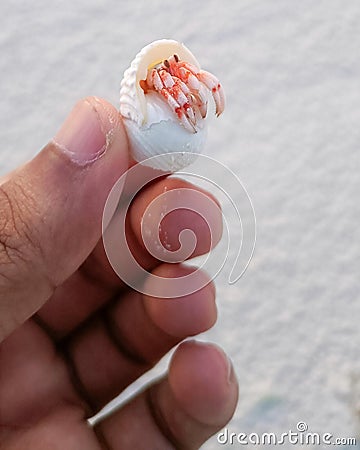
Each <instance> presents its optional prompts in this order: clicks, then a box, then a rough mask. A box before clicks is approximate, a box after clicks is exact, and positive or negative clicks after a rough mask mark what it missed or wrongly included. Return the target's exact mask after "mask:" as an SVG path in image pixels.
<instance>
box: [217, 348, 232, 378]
mask: <svg viewBox="0 0 360 450" xmlns="http://www.w3.org/2000/svg"><path fill="white" fill-rule="evenodd" d="M214 348H215V349H216V350H217V352H218V354H219V356H220V358H221V360H222V363H223V365H224V366H225V374H226V381H227V382H228V384H231V383H232V382H233V380H234V368H233V364H232V361H231V359H230V358H229V356H228V355H227V354H226V353H225V352H224V350H223V349H222V348H221V347H220V346H218V345H214Z"/></svg>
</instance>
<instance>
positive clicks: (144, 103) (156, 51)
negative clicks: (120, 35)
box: [120, 39, 225, 172]
mask: <svg viewBox="0 0 360 450" xmlns="http://www.w3.org/2000/svg"><path fill="white" fill-rule="evenodd" d="M210 92H211V93H212V95H213V98H214V100H215V104H216V113H217V115H219V114H220V113H221V112H222V111H223V109H224V103H225V98H224V93H223V90H222V88H221V86H220V83H219V81H218V80H217V79H216V78H215V77H214V76H213V75H211V74H210V73H208V72H205V71H203V70H201V69H200V65H199V63H198V61H197V60H196V58H195V57H194V55H193V54H192V53H191V52H190V50H188V49H187V48H186V47H185V46H184V45H183V44H180V43H179V42H177V41H174V40H168V39H162V40H159V41H154V42H152V43H151V44H149V45H147V46H146V47H144V48H143V49H142V50H141V51H140V52H139V53H138V54H137V55H136V57H135V59H134V60H133V62H132V63H131V65H130V67H129V68H128V69H127V70H126V71H125V73H124V77H123V80H122V82H121V89H120V113H121V115H122V116H123V121H124V125H125V128H126V130H127V134H128V138H129V143H130V151H131V155H132V157H133V158H134V159H135V161H138V162H139V161H144V160H146V159H147V158H150V157H151V156H155V155H160V154H163V155H164V156H163V157H161V158H160V159H159V158H156V161H155V162H154V161H149V162H145V163H144V164H146V165H149V166H151V167H153V168H156V169H161V170H164V171H171V172H175V171H176V170H179V169H181V168H183V167H185V166H187V165H189V164H190V163H191V162H193V161H194V160H195V158H196V156H197V154H198V153H200V152H201V150H202V149H203V147H204V144H205V141H206V128H207V102H208V97H209V93H210Z"/></svg>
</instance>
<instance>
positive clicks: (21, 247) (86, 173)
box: [0, 97, 128, 342]
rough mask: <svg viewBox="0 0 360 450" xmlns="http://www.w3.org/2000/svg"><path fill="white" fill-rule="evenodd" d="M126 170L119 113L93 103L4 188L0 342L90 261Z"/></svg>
mask: <svg viewBox="0 0 360 450" xmlns="http://www.w3.org/2000/svg"><path fill="white" fill-rule="evenodd" d="M127 164H128V156H127V140H126V135H125V132H124V129H123V126H122V123H121V120H120V118H119V114H118V112H117V111H116V109H115V108H114V107H113V106H111V105H110V104H109V103H107V102H105V101H104V100H99V99H97V98H94V97H89V98H86V99H84V100H82V101H80V102H79V103H78V104H77V105H76V106H75V108H74V109H73V111H72V112H71V113H70V115H69V117H68V118H67V119H66V121H65V123H64V124H63V126H62V127H61V129H60V130H59V132H58V133H57V135H56V136H55V138H54V139H53V140H52V141H51V142H50V143H49V144H48V145H47V146H46V147H45V148H44V149H43V150H42V151H41V152H40V153H39V154H38V155H37V156H36V157H35V158H34V159H33V160H32V161H30V162H29V163H28V164H26V165H25V166H23V167H21V168H20V169H18V170H16V171H14V172H13V173H12V174H11V176H9V177H8V178H7V179H6V181H4V183H3V184H1V185H0V342H1V340H2V339H3V338H4V337H5V336H7V335H8V334H9V333H10V332H11V331H12V330H13V329H15V328H16V327H17V326H18V325H19V324H21V323H23V322H24V321H25V320H26V319H27V318H28V317H30V316H31V315H32V314H33V313H34V312H35V311H37V310H38V309H39V308H40V307H41V306H42V305H43V304H44V302H46V300H47V299H48V298H49V297H50V296H51V295H52V293H53V292H54V290H55V288H56V287H57V286H58V285H59V284H61V283H62V282H63V281H64V280H65V279H66V278H68V277H69V276H70V275H71V274H72V273H73V272H74V271H75V270H76V269H77V268H78V267H79V266H80V265H81V264H82V262H83V261H84V260H85V259H86V257H87V256H88V255H89V254H90V252H91V251H92V249H93V248H94V246H95V245H96V243H97V241H98V240H99V239H100V237H101V221H102V213H103V208H104V205H105V202H106V199H107V196H108V194H109V192H110V190H111V188H112V186H113V185H114V183H115V182H116V180H117V179H118V178H119V177H120V175H121V174H122V173H124V171H125V170H126V169H127Z"/></svg>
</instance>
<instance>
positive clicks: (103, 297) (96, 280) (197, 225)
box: [38, 178, 222, 339]
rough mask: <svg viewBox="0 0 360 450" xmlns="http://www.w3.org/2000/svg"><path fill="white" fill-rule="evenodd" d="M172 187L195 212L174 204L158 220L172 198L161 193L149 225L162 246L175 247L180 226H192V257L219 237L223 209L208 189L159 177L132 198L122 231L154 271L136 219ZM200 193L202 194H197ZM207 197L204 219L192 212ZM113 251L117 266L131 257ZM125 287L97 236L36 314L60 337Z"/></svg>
mask: <svg viewBox="0 0 360 450" xmlns="http://www.w3.org/2000/svg"><path fill="white" fill-rule="evenodd" d="M172 190H177V192H179V191H181V192H182V194H183V195H184V196H185V199H184V200H183V202H184V203H187V204H189V205H191V206H192V208H193V209H194V210H195V211H193V210H186V209H177V210H174V211H173V212H171V213H169V214H168V215H167V216H165V217H164V219H163V220H162V221H161V220H160V215H161V211H162V210H163V208H162V205H164V203H167V207H168V208H169V209H171V206H172V201H171V199H170V200H169V199H166V198H164V199H163V200H162V201H161V202H160V203H159V205H158V206H157V211H153V219H154V221H153V222H152V223H151V224H150V229H148V232H149V233H150V234H151V235H155V234H156V233H159V232H160V239H162V242H163V245H166V247H165V248H166V249H167V250H168V251H172V250H176V249H177V248H178V245H179V242H178V236H179V233H180V231H181V230H185V229H192V230H193V232H194V233H195V236H196V247H195V249H194V252H193V254H192V255H191V256H192V257H193V256H197V255H200V254H203V253H206V252H208V251H209V250H210V248H211V247H213V246H214V245H216V243H217V242H218V241H219V240H220V237H221V232H222V216H221V211H220V209H219V207H218V205H217V203H216V200H215V199H214V198H213V197H212V196H211V194H209V193H207V192H205V191H203V190H201V189H200V188H198V187H196V186H194V185H192V184H190V183H188V182H186V181H183V180H180V179H176V178H162V179H161V180H159V181H158V182H156V183H154V184H153V185H150V186H148V187H147V188H145V189H144V190H143V191H141V192H140V194H139V195H137V196H136V197H135V199H134V201H133V204H132V206H131V208H130V212H129V220H128V222H127V229H126V233H127V241H128V244H129V247H130V249H131V252H132V253H133V255H134V258H135V259H136V260H137V261H139V263H140V264H141V265H142V266H143V267H144V268H145V269H146V270H153V269H154V268H155V267H156V266H157V265H158V264H159V263H160V261H159V259H156V258H155V257H153V256H151V255H150V254H149V253H148V251H147V249H146V248H145V246H144V243H143V236H142V232H141V228H140V224H141V221H142V218H143V216H144V213H145V211H146V209H147V208H148V206H149V205H150V204H151V203H152V202H153V201H154V200H155V199H157V198H159V196H160V195H161V194H163V193H164V192H169V191H172ZM199 194H201V196H200V197H199ZM204 198H205V200H204ZM206 198H208V199H209V200H210V201H211V203H212V204H213V205H214V208H213V210H212V213H211V214H209V216H208V217H207V220H206V221H205V219H204V218H203V217H202V216H201V215H200V214H197V213H196V208H198V209H199V210H201V209H203V208H204V206H203V205H206V203H205V202H206ZM196 202H198V203H196ZM201 203H203V204H201ZM117 233H118V228H117V227H116V224H115V225H114V234H115V237H114V239H117V238H116V236H117ZM164 239H165V240H166V242H164ZM117 253H118V255H117V262H116V264H117V266H118V267H119V266H121V267H127V266H129V262H128V261H127V259H125V258H124V256H123V255H124V254H125V252H121V251H119V252H117ZM123 287H124V283H123V282H122V280H121V279H120V278H119V277H118V275H117V274H116V273H115V272H114V270H113V269H112V266H111V264H110V262H109V260H108V258H107V255H106V253H105V250H104V246H103V244H102V241H100V242H99V243H98V245H97V246H96V248H95V250H94V251H93V252H92V254H91V255H90V256H89V258H88V259H87V260H86V262H85V263H84V264H83V265H82V267H81V268H80V270H79V271H77V272H76V273H75V274H74V275H73V276H72V277H71V278H70V279H69V280H67V281H66V282H65V283H64V285H62V286H60V287H59V288H58V289H57V290H56V292H55V293H54V295H53V296H52V298H51V299H50V300H49V301H48V302H47V303H46V305H44V307H43V308H42V309H41V310H40V311H39V313H38V316H39V317H40V318H41V320H42V322H43V323H44V324H46V327H47V329H48V330H50V332H51V334H52V336H54V337H55V338H56V339H61V338H63V337H64V336H66V335H68V334H69V333H71V332H72V331H73V330H74V329H75V328H76V327H78V326H79V325H80V324H81V323H83V322H84V321H85V320H86V319H88V317H89V316H90V315H91V314H93V313H94V312H95V311H96V310H98V309H99V308H101V307H103V306H104V305H105V304H106V303H107V302H108V301H109V300H110V299H112V298H113V297H114V295H115V294H116V293H117V292H118V291H119V289H120V288H123Z"/></svg>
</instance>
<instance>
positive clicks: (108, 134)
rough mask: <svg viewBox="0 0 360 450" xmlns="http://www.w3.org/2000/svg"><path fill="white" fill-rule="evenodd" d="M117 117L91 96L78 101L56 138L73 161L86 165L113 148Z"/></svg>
mask: <svg viewBox="0 0 360 450" xmlns="http://www.w3.org/2000/svg"><path fill="white" fill-rule="evenodd" d="M117 120H118V119H117V118H116V117H114V114H113V113H112V112H109V111H107V110H106V108H105V107H104V105H103V103H101V102H100V101H99V100H98V99H96V97H89V98H86V99H84V100H81V101H80V102H79V103H77V104H76V105H75V107H74V109H73V110H72V111H71V113H70V114H69V116H68V117H67V118H66V120H65V122H64V123H63V125H62V127H61V128H60V130H59V131H58V132H57V134H56V135H55V137H54V139H53V141H54V142H55V144H56V145H57V146H58V147H59V148H60V149H61V150H62V151H63V153H65V154H66V155H67V156H68V157H70V159H71V160H72V161H73V162H76V163H78V164H80V165H86V164H88V163H91V162H93V161H95V160H97V159H99V158H100V157H101V156H103V155H104V153H105V152H106V150H107V149H108V148H109V146H110V144H111V142H112V136H113V131H114V128H115V126H116V123H117Z"/></svg>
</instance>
